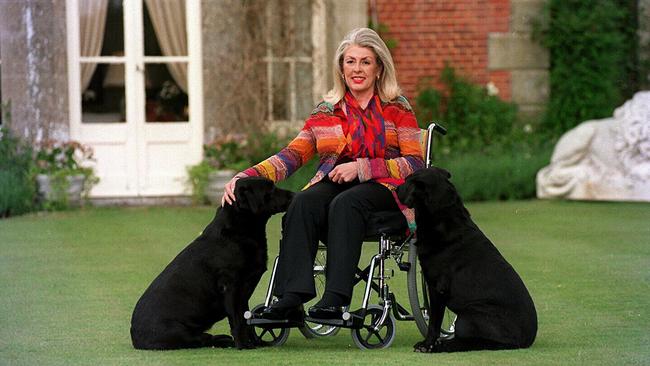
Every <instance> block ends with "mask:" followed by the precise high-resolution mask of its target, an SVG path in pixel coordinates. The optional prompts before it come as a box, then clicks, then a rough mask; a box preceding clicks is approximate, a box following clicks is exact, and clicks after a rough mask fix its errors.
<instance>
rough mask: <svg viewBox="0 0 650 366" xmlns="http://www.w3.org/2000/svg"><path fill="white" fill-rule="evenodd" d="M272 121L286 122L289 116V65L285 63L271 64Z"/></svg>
mask: <svg viewBox="0 0 650 366" xmlns="http://www.w3.org/2000/svg"><path fill="white" fill-rule="evenodd" d="M271 90H272V93H273V94H272V96H271V97H272V99H273V116H272V117H273V120H274V121H287V120H289V118H290V117H289V115H290V105H291V104H290V103H291V100H290V98H289V64H288V63H285V62H274V63H273V85H272V87H271Z"/></svg>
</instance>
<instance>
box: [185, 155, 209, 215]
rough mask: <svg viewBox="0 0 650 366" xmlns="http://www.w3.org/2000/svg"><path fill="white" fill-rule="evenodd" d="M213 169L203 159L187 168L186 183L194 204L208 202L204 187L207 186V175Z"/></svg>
mask: <svg viewBox="0 0 650 366" xmlns="http://www.w3.org/2000/svg"><path fill="white" fill-rule="evenodd" d="M213 171H214V168H213V167H212V166H210V164H208V162H207V161H205V160H203V161H201V162H200V163H198V164H196V165H192V166H190V167H188V168H187V175H188V182H187V184H188V185H189V187H190V189H191V191H192V202H194V203H195V204H208V203H209V201H208V197H207V196H206V188H207V187H208V176H209V175H210V173H211V172H213Z"/></svg>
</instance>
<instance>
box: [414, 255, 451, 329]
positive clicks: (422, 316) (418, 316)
mask: <svg viewBox="0 0 650 366" xmlns="http://www.w3.org/2000/svg"><path fill="white" fill-rule="evenodd" d="M409 263H411V269H409V272H408V275H407V281H408V286H407V287H408V294H409V301H410V303H411V309H412V312H413V317H414V318H415V324H417V327H418V330H419V331H420V333H422V336H423V337H426V335H427V327H428V324H429V310H428V309H429V295H428V291H427V290H426V280H425V279H424V275H423V274H422V269H421V268H420V265H419V263H418V256H417V250H416V247H415V245H414V244H411V245H410V247H409ZM455 323H456V314H454V313H453V312H452V311H451V310H449V309H445V315H444V318H443V319H442V325H441V326H440V338H449V337H452V336H453V335H454V326H455Z"/></svg>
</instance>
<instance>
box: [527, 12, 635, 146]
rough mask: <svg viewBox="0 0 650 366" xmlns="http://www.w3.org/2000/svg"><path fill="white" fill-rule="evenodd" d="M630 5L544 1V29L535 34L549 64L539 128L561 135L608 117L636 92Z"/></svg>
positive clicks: (632, 23) (632, 15)
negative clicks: (547, 94)
mask: <svg viewBox="0 0 650 366" xmlns="http://www.w3.org/2000/svg"><path fill="white" fill-rule="evenodd" d="M632 2H633V1H631V0H594V1H583V0H549V1H548V3H547V5H546V12H547V19H548V25H547V26H546V27H545V29H541V27H539V26H538V27H537V31H536V37H537V38H539V39H540V40H541V41H542V43H543V44H544V45H545V46H546V47H548V49H549V51H550V60H551V68H550V89H551V95H550V100H549V104H548V108H547V115H546V118H545V126H544V129H546V130H547V131H549V132H552V133H562V132H564V131H566V130H568V129H570V128H572V127H574V126H576V125H578V124H579V123H581V122H583V121H586V120H589V119H597V118H604V117H608V116H611V115H612V112H613V110H614V109H615V108H616V107H618V106H619V105H621V104H622V102H623V101H624V100H625V99H627V98H629V97H630V96H631V95H632V94H633V93H634V91H636V90H638V71H639V70H638V62H637V60H638V58H637V55H636V53H637V51H638V50H637V46H636V45H637V44H638V42H637V39H636V29H637V21H636V20H635V19H636V12H635V11H634V4H632ZM634 3H636V2H634Z"/></svg>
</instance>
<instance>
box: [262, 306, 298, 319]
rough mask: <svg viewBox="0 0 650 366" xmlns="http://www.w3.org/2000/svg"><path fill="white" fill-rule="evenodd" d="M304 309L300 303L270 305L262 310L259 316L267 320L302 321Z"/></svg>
mask: <svg viewBox="0 0 650 366" xmlns="http://www.w3.org/2000/svg"><path fill="white" fill-rule="evenodd" d="M304 316H305V311H304V310H303V307H302V305H298V306H288V307H278V306H275V305H271V306H268V307H266V308H265V309H264V310H262V313H261V314H260V317H261V318H262V319H267V320H288V321H290V322H298V323H299V322H302V321H303V320H304Z"/></svg>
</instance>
